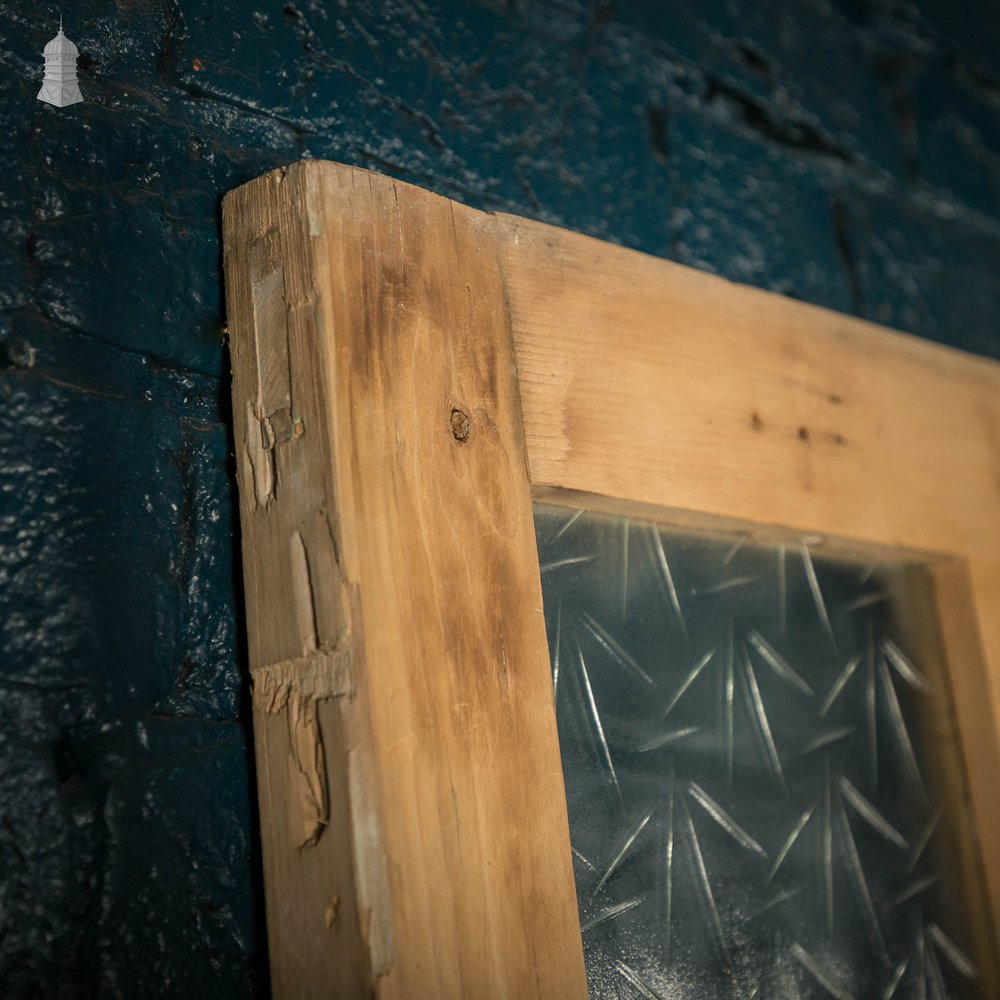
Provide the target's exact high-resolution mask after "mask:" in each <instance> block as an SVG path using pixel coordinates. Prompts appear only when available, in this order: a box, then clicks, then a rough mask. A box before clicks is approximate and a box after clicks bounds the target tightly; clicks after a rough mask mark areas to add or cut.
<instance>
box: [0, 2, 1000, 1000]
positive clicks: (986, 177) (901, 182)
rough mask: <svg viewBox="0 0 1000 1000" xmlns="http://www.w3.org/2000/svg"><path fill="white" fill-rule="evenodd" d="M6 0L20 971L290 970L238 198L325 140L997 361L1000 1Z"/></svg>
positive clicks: (9, 882) (13, 815)
mask: <svg viewBox="0 0 1000 1000" xmlns="http://www.w3.org/2000/svg"><path fill="white" fill-rule="evenodd" d="M62 11H63V14H64V15H65V18H66V27H67V33H68V34H69V35H70V37H71V38H73V39H74V40H75V41H76V42H77V44H78V45H79V47H80V51H81V60H80V66H81V84H82V88H83V92H84V95H85V97H86V98H87V103H86V104H84V105H78V106H76V107H73V108H70V109H66V110H57V109H54V108H51V107H48V106H45V105H42V104H40V103H38V102H37V101H35V93H36V92H37V90H38V86H39V81H40V75H41V50H42V46H43V45H44V43H45V42H46V41H47V40H48V38H49V37H51V35H52V34H53V32H54V27H55V25H56V23H57V14H56V6H55V4H41V5H36V4H30V5H28V4H25V3H12V2H9V0H0V128H2V134H3V136H4V139H3V145H2V150H3V170H2V172H0V397H2V399H0V635H2V641H3V647H2V648H3V654H4V655H3V656H2V658H0V870H2V871H3V873H4V875H3V878H2V882H0V993H2V994H3V995H4V996H13V997H34V996H45V997H48V996H59V997H78V996H79V997H83V996H94V995H99V996H109V997H111V996H138V995H142V996H148V997H160V996H162V997H168V996H169V997H174V996H213V997H246V996H254V995H258V996H259V995H264V994H265V993H266V983H265V978H266V975H265V973H264V965H263V960H262V959H261V957H260V956H261V955H262V953H263V939H262V937H261V931H260V919H261V918H260V913H261V902H260V887H259V876H258V867H259V859H258V857H257V854H256V848H255V845H254V840H253V835H252V829H253V824H252V821H251V816H252V806H251V791H250V789H251V778H250V767H249V761H248V753H249V751H248V730H247V722H248V719H247V713H246V690H245V682H244V679H243V674H242V672H241V664H242V653H241V642H240V634H241V627H240V625H239V624H238V609H239V599H238V585H237V580H238V560H237V556H236V547H235V545H234V541H233V531H234V524H233V497H234V492H233V491H234V486H233V478H232V463H231V458H230V455H229V449H230V443H229V433H228V420H229V418H228V405H227V397H228V385H227V383H226V374H227V364H226V357H225V350H224V343H223V330H224V319H223V301H222V285H221V281H220V273H219V225H218V206H219V200H220V198H221V196H222V194H223V193H224V192H225V191H227V190H228V189H230V188H232V187H235V186H236V185H238V184H240V183H242V182H244V181H246V180H249V179H250V178H252V177H254V176H256V175H257V174H260V173H262V172H264V171H266V170H268V169H270V168H272V167H274V166H277V165H279V164H281V163H285V162H288V161H292V160H296V159H299V158H301V157H306V156H311V157H328V158H332V159H338V160H342V161H346V162H350V163H355V164H359V165H362V166H368V167H372V168H375V169H380V170H384V171H388V172H390V173H392V174H394V175H396V176H398V177H401V178H403V179H404V180H409V181H413V182H415V183H419V184H423V185H425V186H427V187H430V188H432V189H433V190H435V191H438V192H440V193H442V194H446V195H449V196H451V197H455V198H458V199H460V200H463V201H466V202H468V203H470V204H472V205H475V206H477V207H480V208H485V209H502V210H504V211H510V212H515V213H519V214H523V215H527V216H531V217H535V218H540V219H544V220H546V221H550V222H555V223H558V224H561V225H565V226H569V227H571V228H574V229H579V230H583V231H585V232H588V233H592V234H594V235H597V236H600V237H603V238H606V239H610V240H614V241H617V242H620V243H624V244H626V245H629V246H633V247H637V248H639V249H642V250H645V251H648V252H650V253H654V254H659V255H662V256H666V257H671V258H673V259H676V260H680V261H682V262H685V263H689V264H693V265H695V266H698V267H701V268H705V269H709V270H713V271H717V272H718V273H721V274H724V275H727V276H729V277H732V278H735V279H737V280H740V281H746V282H750V283H753V284H757V285H761V286H763V287H766V288H771V289H774V290H776V291H779V292H783V293H785V294H788V295H792V296H796V297H799V298H803V299H806V300H809V301H812V302H817V303H820V304H822V305H827V306H830V307H832V308H835V309H839V310H842V311H854V312H857V313H859V314H861V315H863V316H867V317H870V318H872V319H876V320H879V321H882V322H886V323H890V324H894V325H897V326H901V327H903V328H906V329H908V330H910V331H911V332H914V333H916V334H919V335H922V336H925V337H930V338H932V339H935V340H939V341H942V342H944V343H949V344H952V345H955V346H958V347H964V348H966V349H971V350H975V351H979V352H981V353H983V354H987V355H990V356H993V357H1000V335H998V333H997V326H996V316H997V315H998V314H1000V278H998V277H997V275H998V273H1000V268H998V264H1000V218H998V214H1000V208H998V204H1000V203H998V200H997V197H996V195H997V193H998V192H1000V159H998V156H1000V56H998V53H1000V46H998V45H997V44H996V40H997V39H998V38H1000V15H998V13H997V8H996V5H995V3H993V2H992V0H962V2H961V3H957V2H948V3H946V2H944V0H940V2H939V0H921V2H919V3H908V2H903V0H879V2H875V0H798V2H794V3H793V2H790V0H789V2H784V3H780V2H777V0H769V2H763V3H760V2H758V3H750V2H747V0H741V2H723V0H712V2H706V3H698V4H692V3H687V2H681V0H662V2H659V0H658V2H652V0H649V2H640V0H621V2H618V3H610V2H594V3H584V2H576V0H547V2H534V3H528V2H526V0H525V2H514V0H512V2H507V3H504V2H500V0H497V2H492V3H488V2H483V3H480V4H467V3H458V2H452V3H445V2H436V3H432V2H419V0H391V2H385V3H380V4H370V3H356V2H352V3H347V2H342V3H335V2H328V3H318V2H315V0H309V2H306V0H301V2H296V3H283V2H260V3H257V4H245V3H242V2H238V0H201V2H196V0H117V2H116V3H114V4H113V3H111V2H109V0H84V2H80V3H76V4H71V3H70V4H63V5H62Z"/></svg>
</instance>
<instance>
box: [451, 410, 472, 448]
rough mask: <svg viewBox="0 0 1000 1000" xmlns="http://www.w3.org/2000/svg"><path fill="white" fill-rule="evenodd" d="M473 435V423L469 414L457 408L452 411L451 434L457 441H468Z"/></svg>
mask: <svg viewBox="0 0 1000 1000" xmlns="http://www.w3.org/2000/svg"><path fill="white" fill-rule="evenodd" d="M471 433H472V421H471V420H470V419H469V414H468V413H466V412H465V411H464V410H459V409H458V408H457V407H456V408H455V409H454V410H452V411H451V434H452V437H454V439H455V440H456V441H468V440H469V435H470V434H471Z"/></svg>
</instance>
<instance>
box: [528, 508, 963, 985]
mask: <svg viewBox="0 0 1000 1000" xmlns="http://www.w3.org/2000/svg"><path fill="white" fill-rule="evenodd" d="M536 531H537V535H538V544H539V556H540V562H541V570H542V586H543V593H544V602H545V617H546V624H547V629H548V635H549V644H550V649H551V655H552V665H553V684H554V685H555V697H556V714H557V718H558V723H559V738H560V744H561V752H562V759H563V769H564V773H565V778H566V794H567V799H568V806H569V818H570V834H571V840H572V844H573V851H574V863H575V870H576V880H577V893H578V897H579V903H580V920H581V926H582V929H583V940H584V949H585V956H586V962H587V973H588V979H589V983H590V991H591V996H592V997H619V996H621V997H637V996H645V997H662V998H664V1000H666V998H675V997H684V998H691V1000H701V998H716V997H720V998H721V997H741V998H751V997H760V998H762V1000H763V998H766V997H767V998H769V997H781V998H798V997H801V998H811V997H854V998H858V1000H863V998H876V997H886V998H888V997H893V996H895V997H920V998H933V997H937V996H942V997H943V996H954V997H963V996H975V995H978V994H977V980H976V970H975V967H974V965H973V962H972V959H971V958H970V957H969V954H970V948H971V944H970V936H969V934H970V931H969V927H968V926H967V923H968V917H967V915H966V913H965V909H964V907H963V905H962V902H961V893H960V891H959V887H958V885H957V878H956V876H955V875H954V873H953V871H952V870H951V869H950V868H949V866H948V850H947V849H946V840H947V838H946V837H945V834H944V832H943V831H944V830H945V829H953V828H954V824H953V823H952V822H951V820H950V819H949V817H948V816H947V815H946V816H945V818H944V820H942V818H941V808H942V803H943V802H944V797H942V796H941V795H940V794H938V792H937V791H936V786H937V778H936V775H937V774H938V772H939V770H940V768H939V767H938V764H937V762H936V761H935V759H933V758H932V755H931V754H929V753H928V749H927V747H928V740H927V739H926V738H925V734H926V733H927V731H928V725H929V723H928V721H927V720H931V719H934V718H937V717H940V716H946V715H947V712H946V711H945V709H944V707H943V706H944V705H945V703H946V700H947V684H946V677H945V676H944V674H943V673H942V668H941V653H940V640H939V638H938V636H937V633H936V631H935V627H934V624H933V622H934V613H933V604H932V597H931V592H930V584H929V580H930V577H929V574H928V573H927V571H926V568H925V567H923V566H921V565H920V564H914V563H909V564H906V563H902V562H896V563H893V564H886V565H882V564H878V565H869V564H865V563H863V562H858V561H851V560H848V559H844V558H834V557H832V556H830V555H828V554H826V551H825V547H824V546H822V545H819V544H817V543H818V541H819V540H813V543H812V544H810V543H809V541H808V540H806V541H804V542H799V541H797V540H796V541H794V542H788V543H785V544H780V545H779V544H774V543H766V544H765V543H760V542H757V541H755V540H753V539H751V538H747V537H744V536H737V535H732V534H730V535H725V534H716V535H712V534H704V533H700V532H699V533H690V532H686V531H678V530H674V529H668V528H663V527H660V528H658V527H656V526H654V525H653V524H651V523H649V522H644V521H639V520H628V519H625V518H621V517H610V516H606V515H602V514H593V513H581V512H579V511H573V510H571V509H569V508H566V507H555V506H544V505H538V506H536ZM951 798H952V799H955V800H957V797H956V796H954V795H953V796H951Z"/></svg>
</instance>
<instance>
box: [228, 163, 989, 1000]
mask: <svg viewBox="0 0 1000 1000" xmlns="http://www.w3.org/2000/svg"><path fill="white" fill-rule="evenodd" d="M223 218H224V230H225V244H226V251H225V252H226V275H227V299H228V302H229V312H230V323H229V325H230V338H231V345H232V354H233V368H234V414H235V425H236V445H237V463H238V468H239V476H240V508H241V522H242V525H243V551H244V578H245V591H246V604H247V617H248V628H249V633H250V639H249V652H250V661H251V670H252V673H253V681H254V711H255V739H256V746H257V750H256V753H257V765H258V780H259V786H260V796H261V814H262V825H263V834H262V839H263V850H264V859H265V881H266V891H267V912H268V928H269V938H270V951H271V963H272V974H273V981H274V988H275V994H276V995H277V996H287V997H311V996H331V995H333V996H351V997H354V996H377V997H384V998H390V997H391V998H396V997H399V998H403V997H425V996H426V997H511V998H518V1000H520V998H522V997H546V998H548V997H583V996H585V995H586V984H585V980H584V973H583V961H582V949H581V939H580V926H579V921H578V917H577V908H576V898H575V890H574V882H573V872H572V860H571V852H570V846H569V837H568V827H567V822H566V806H565V799H564V794H563V786H562V777H561V768H560V758H559V751H558V745H557V740H556V729H555V719H554V713H553V709H552V697H551V686H550V675H549V669H548V654H547V647H546V640H545V633H544V625H543V619H542V616H541V594H540V588H539V580H538V561H537V553H536V550H535V543H534V536H533V528H532V519H531V506H530V492H529V490H530V489H533V490H534V491H535V495H537V496H547V497H551V496H553V495H555V496H561V497H563V498H566V497H568V496H569V497H575V498H576V501H575V502H579V503H581V504H586V505H588V506H590V505H592V506H594V507H599V508H604V509H612V510H622V511H629V510H641V511H645V512H646V513H647V514H648V513H650V512H654V513H656V512H659V513H656V516H657V517H660V516H662V517H665V518H666V519H667V520H674V521H676V522H683V523H695V522H698V521H699V520H702V519H704V518H709V519H713V518H715V519H723V520H724V521H725V522H726V523H729V524H740V525H744V526H746V529H747V530H748V531H752V532H755V533H757V532H759V533H762V534H766V533H767V532H769V531H777V532H779V533H780V534H782V535H783V536H784V535H787V536H788V537H790V538H794V537H795V536H796V535H801V534H802V533H808V534H810V535H823V536H829V537H832V538H837V539H844V540H848V541H849V542H851V543H854V544H856V545H857V546H858V547H859V549H861V550H866V549H870V548H872V547H874V548H875V549H877V550H879V551H880V552H882V553H886V552H887V551H889V550H891V549H899V550H905V551H906V552H907V553H913V552H919V553H925V554H927V556H928V558H929V560H930V562H931V564H932V566H933V573H934V581H935V587H936V592H937V612H938V615H939V617H940V619H941V623H942V633H943V641H944V646H945V648H944V651H943V657H942V662H943V664H944V667H943V668H942V669H946V670H947V674H948V680H949V684H950V687H951V690H952V692H953V694H954V706H955V713H956V714H955V722H956V724H957V731H958V733H959V738H960V744H961V746H960V750H961V753H960V754H952V755H951V756H950V757H949V758H948V760H947V761H946V762H945V763H944V764H943V765H942V766H943V767H944V770H945V771H947V773H948V774H949V775H951V776H954V775H960V774H961V773H962V769H963V768H964V770H965V773H966V775H967V778H968V785H967V788H968V792H967V794H968V797H969V799H970V801H971V807H972V812H973V813H974V817H975V827H976V829H978V833H979V840H978V843H977V842H976V840H975V837H974V836H972V835H971V834H970V835H969V836H968V838H967V841H968V842H967V843H966V845H965V848H964V849H963V855H962V859H961V867H962V870H963V872H964V873H965V878H966V879H967V880H974V879H975V878H976V877H977V872H979V871H982V872H983V875H984V880H985V882H986V884H987V886H988V889H989V896H990V900H991V904H992V926H988V925H990V923H991V921H990V917H989V916H988V915H987V916H985V917H984V918H983V920H982V921H981V922H980V924H979V941H980V945H979V946H978V948H979V951H980V953H984V952H985V951H990V950H992V951H995V947H996V927H997V926H1000V847H998V845H1000V798H998V797H997V796H995V794H994V783H995V775H996V773H997V771H998V768H1000V750H998V739H997V723H996V720H997V718H998V711H1000V517H998V516H997V515H998V501H1000V365H997V364H995V363H993V362H991V361H988V360H985V359H981V358H972V357H970V356H967V355H964V354H961V353H959V352H957V351H953V350H949V349H947V348H943V347H938V346H935V345H932V344H928V343H925V342H921V341H917V340H915V339H914V338H910V337H906V336H904V335H901V334H897V333H894V332H892V331H888V330H885V329H883V328H880V327H877V326H874V325H872V324H868V323H864V322H862V321H859V320H855V319H851V318H849V317H845V316H840V315H836V314H833V313H830V312H828V311H826V310H823V309H818V308H815V307H811V306H807V305H804V304H801V303H797V302H792V301H789V300H788V299H784V298H781V297H779V296H775V295H770V294H768V293H765V292H761V291H757V290H753V289H749V288H744V287H740V286H737V285H734V284H731V283H729V282H726V281H723V280H722V279H719V278H716V277H713V276H710V275H706V274H701V273H698V272H695V271H692V270H690V269H687V268H683V267H680V266H678V265H675V264H671V263H669V262H665V261H662V260H655V259H653V258H650V257H646V256H644V255H642V254H638V253H635V252H633V251H629V250H625V249H622V248H620V247H613V246H609V245H608V244H605V243H601V242H599V241H597V240H593V239H590V238H587V237H584V236H580V235H578V234H574V233H569V232H565V231H563V230H559V229H555V228H553V227H550V226H546V225H542V224H539V223H534V222H528V221H526V220H522V219H517V218H514V217H511V216H504V215H485V214H483V213H479V212H475V211H473V210H471V209H468V208H466V207H463V206H460V205H456V204H454V203H452V202H450V201H448V200H446V199H444V198H440V197H437V196H434V195H431V194H428V193H427V192H424V191H421V190H420V189H418V188H415V187H412V186H410V185H406V184H401V183H398V182H395V181H392V180H389V179H387V178H385V177H380V176H378V175H375V174H370V173H367V172H365V171H359V170H356V169H354V168H350V167H344V166H340V165H336V164H329V163H301V164H296V165H294V166H292V167H289V168H288V169H287V170H282V171H276V172H274V173H272V174H269V175H267V176H266V177H263V178H260V179H258V180H256V181H254V182H252V183H251V184H248V185H245V186H244V187H243V188H240V189H239V190H238V191H236V192H233V193H232V194H230V195H229V196H228V197H227V199H226V201H225V203H224V209H223ZM529 481H530V486H529ZM887 547H888V548H887ZM936 725H938V730H937V731H938V732H940V733H944V734H953V732H954V727H953V726H952V723H951V721H950V720H948V719H944V718H942V719H940V720H938V722H937V723H936ZM942 738H945V737H942ZM947 739H949V740H952V742H954V740H953V736H952V735H947ZM949 780H950V779H949ZM954 783H955V784H956V785H960V784H962V783H961V782H959V781H958V779H957V778H955V779H954ZM965 787H966V786H965V785H962V788H963V789H964V788H965ZM961 794H962V795H963V796H964V795H965V794H966V792H965V791H962V792H961ZM984 942H985V943H984ZM990 981H992V980H990Z"/></svg>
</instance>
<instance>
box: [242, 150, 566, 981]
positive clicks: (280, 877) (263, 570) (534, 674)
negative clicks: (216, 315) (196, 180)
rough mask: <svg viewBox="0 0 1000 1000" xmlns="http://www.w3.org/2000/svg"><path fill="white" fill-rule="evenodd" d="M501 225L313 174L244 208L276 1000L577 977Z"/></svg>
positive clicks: (260, 187) (256, 595)
mask: <svg viewBox="0 0 1000 1000" xmlns="http://www.w3.org/2000/svg"><path fill="white" fill-rule="evenodd" d="M483 218H484V217H482V216H479V215H478V214H477V213H473V212H470V211H469V210H467V209H463V208H461V207H460V206H456V205H452V204H451V203H450V202H448V201H446V200H444V199H441V198H437V197H434V196H432V195H428V194H426V193H425V192H422V191H420V190H418V189H416V188H412V187H409V186H407V185H400V184H396V183H394V182H392V181H390V180H388V179H386V178H381V177H376V176H374V175H370V174H366V173H364V172H361V171H356V170H351V169H348V168H343V167H337V166H335V165H332V164H321V163H305V164H300V165H296V166H294V167H290V168H288V170H287V171H286V172H278V173H274V174H271V175H269V176H268V177H265V178H262V179H260V180H258V181H256V182H254V183H253V184H251V185H248V186H246V187H245V188H242V189H240V191H238V192H237V193H236V194H235V195H231V196H230V197H229V199H227V201H226V205H225V222H226V242H227V274H228V275H231V279H230V287H229V301H230V303H231V311H232V318H231V323H230V335H231V339H232V344H233V353H234V394H235V397H234V398H235V411H236V413H237V414H242V413H247V414H248V417H247V419H246V421H244V426H243V427H240V425H239V422H238V435H237V459H238V462H239V466H240V476H241V485H242V488H241V513H242V523H243V530H244V561H245V577H246V589H247V606H248V618H249V619H250V631H251V642H250V656H251V666H252V669H253V670H254V671H255V691H261V690H262V688H266V690H267V692H268V693H267V695H266V697H265V696H264V695H255V710H256V712H257V719H258V723H257V732H258V757H259V759H260V761H261V765H262V766H261V767H260V771H259V773H260V785H261V797H262V812H263V813H264V817H265V835H264V852H265V865H266V878H267V895H268V926H269V937H270V942H271V943H270V948H271V955H272V959H271V961H272V968H273V970H274V972H273V978H274V985H275V993H276V995H278V996H285V997H296V998H298V997H303V996H330V995H338V996H366V995H375V996H378V997H384V998H390V997H392V998H397V997H398V998H414V997H454V998H466V997H483V998H486V997H509V998H511V1000H524V998H530V997H538V998H546V1000H548V998H553V997H575V998H581V997H585V996H586V985H585V980H584V972H583V957H582V946H581V939H580V926H579V920H578V916H577V907H576V894H575V887H574V881H573V871H572V860H571V855H570V848H569V833H568V826H567V820H566V803H565V793H564V791H563V785H562V773H561V766H560V758H559V750H558V745H557V737H556V727H555V716H554V712H553V707H552V695H551V681H550V676H549V664H548V653H547V644H546V639H545V630H544V621H543V618H542V613H541V592H540V585H539V575H538V563H537V554H536V550H535V543H534V530H533V521H532V512H531V502H530V496H529V487H528V480H527V463H526V457H525V453H524V444H523V437H522V434H521V429H520V417H519V410H518V407H519V401H518V397H517V392H516V383H515V379H514V368H513V357H512V346H511V342H510V334H509V328H508V325H507V313H506V308H505V302H504V293H503V286H502V281H501V274H500V270H499V261H498V257H497V248H496V244H495V240H494V239H493V238H492V236H491V229H490V228H489V227H488V226H487V228H486V229H484V228H483ZM271 246H277V247H279V248H280V253H277V252H275V253H277V256H274V255H273V254H272V251H271V250H270V249H265V248H268V247H271ZM272 258H273V259H272ZM279 259H280V268H281V273H282V275H283V278H282V283H283V292H282V294H283V297H284V308H283V309H277V308H276V307H274V308H272V305H269V300H268V295H269V294H273V291H274V289H275V288H277V287H279V281H278V278H276V277H273V275H274V274H275V273H276V268H277V266H278V260H279ZM255 310H256V313H257V315H258V316H259V317H264V320H263V327H264V329H262V328H261V322H258V323H257V326H256V328H255V327H254V318H253V313H254V311H255ZM275 316H277V319H275ZM286 326H287V329H286ZM286 372H287V377H286ZM285 410H287V411H288V413H287V414H286V413H285V412H284V411H285ZM272 413H277V414H278V416H277V417H272V416H269V415H270V414H272ZM265 420H267V421H269V422H270V425H267V424H263V431H261V430H260V426H259V425H262V422H264V421H265ZM279 425H280V428H281V430H279V431H277V432H274V427H275V426H279ZM273 441H278V443H276V444H273V443H272V442H273ZM272 466H273V469H272ZM251 481H252V482H253V483H254V486H253V487H252V488H251V485H250V484H251ZM345 663H349V666H345ZM265 678H266V680H265ZM274 692H277V695H275V693H274ZM311 708H318V709H319V716H318V719H314V718H312V717H310V716H309V711H311ZM287 734H291V735H290V736H289V735H287ZM317 746H319V747H321V749H322V753H317V752H316V750H315V748H316V747H317ZM323 763H325V777H324V774H323V770H324V768H323V767H322V766H320V765H321V764H323ZM355 772H357V774H358V777H357V779H356V780H355ZM324 783H325V785H326V786H327V797H328V799H329V805H328V807H326V808H325V809H324V806H323V803H322V801H321V799H322V795H321V794H320V790H321V789H322V788H323V787H324ZM345 857H348V858H351V862H350V864H347V865H346V866H345V865H344V858H345ZM338 865H339V866H340V867H338ZM345 868H346V869H347V870H344V869H345ZM350 878H353V886H352V885H351V883H350ZM331 896H336V897H337V898H338V899H339V900H340V901H341V906H342V907H343V909H344V914H343V917H340V916H338V917H337V919H336V921H335V922H334V923H333V925H332V928H329V929H328V928H327V927H326V926H325V923H324V922H325V919H326V918H325V917H321V913H320V911H321V910H322V912H323V913H326V910H325V909H323V903H324V901H325V900H329V898H330V897H331ZM354 900H356V904H354V903H352V901H354ZM341 920H343V926H342V924H341ZM376 929H377V933H375V931H376ZM328 930H332V932H333V937H332V938H331V937H330V936H329V934H328ZM337 934H340V935H341V937H340V938H339V939H338V938H337V937H336V935H337ZM359 945H360V947H358V946H359ZM355 948H357V951H358V952H359V953H360V957H359V955H358V954H354V949H355Z"/></svg>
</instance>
